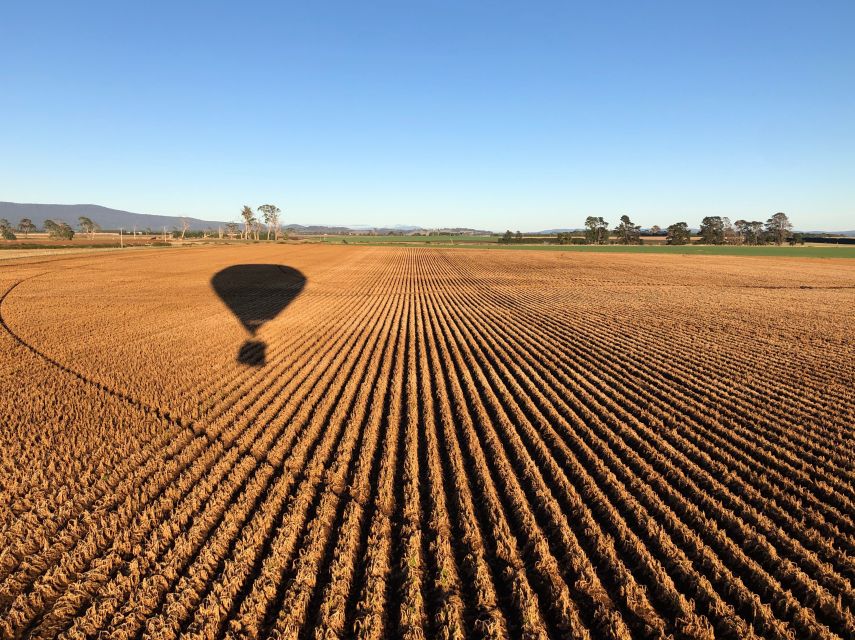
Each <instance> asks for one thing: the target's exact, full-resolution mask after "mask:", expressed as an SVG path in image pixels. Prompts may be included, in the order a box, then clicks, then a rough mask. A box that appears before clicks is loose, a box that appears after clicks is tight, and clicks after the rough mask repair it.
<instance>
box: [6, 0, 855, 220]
mask: <svg viewBox="0 0 855 640" xmlns="http://www.w3.org/2000/svg"><path fill="white" fill-rule="evenodd" d="M853 25H855V2H852V0H844V1H840V2H837V1H833V0H829V1H823V2H807V1H802V2H786V1H783V2H782V1H777V2H760V1H750V0H745V1H740V2H724V1H717V2H712V1H703V2H702V1H697V2H694V1H690V2H686V1H685V0H682V1H679V2H662V1H656V0H652V1H644V2H639V1H637V0H635V1H631V2H603V3H599V2H590V3H587V2H586V3H581V2H558V3H549V2H540V3H538V2H531V3H528V2H513V3H511V2H460V1H456V2H451V1H449V2H371V1H367V2H300V3H297V2H295V3H281V2H270V3H253V2H245V3H236V2H229V3H218V2H198V3H178V2H175V3H173V2H168V3H167V2H164V3H160V2H138V3H125V2H110V3H106V2H105V3H98V2H81V3H69V2H57V3H52V2H51V3H46V2H38V1H29V2H14V3H12V2H4V3H3V4H2V5H0V86H2V92H0V123H2V124H0V200H10V201H16V202H56V203H90V202H91V203H98V204H104V205H107V206H112V207H117V208H122V209H128V210H132V211H139V212H144V213H166V214H183V215H192V216H196V217H201V218H206V219H232V218H236V217H237V216H238V212H239V210H240V208H241V206H242V205H243V204H250V205H253V206H255V205H258V204H261V203H264V202H274V203H276V204H278V205H279V206H280V207H281V208H282V209H283V211H284V220H285V221H286V222H297V223H303V224H313V223H314V224H322V223H323V224H372V225H390V224H415V225H421V226H426V227H434V226H451V225H454V226H470V227H478V228H488V229H497V230H500V229H505V228H512V229H517V228H521V229H527V230H535V229H546V228H554V227H578V226H581V225H582V222H583V220H584V218H585V217H586V216H587V215H602V216H604V217H605V218H606V219H607V220H609V221H612V222H614V221H617V219H618V218H619V216H620V215H621V214H624V213H626V214H628V215H630V216H631V217H632V218H633V219H634V220H636V222H639V223H641V224H644V225H651V224H660V225H662V226H665V225H667V224H669V223H671V222H674V221H678V220H685V221H687V222H689V223H690V224H693V225H694V224H697V222H698V221H699V220H700V219H701V218H702V217H703V216H705V215H728V216H730V217H731V218H732V219H737V218H748V219H763V220H765V219H766V218H767V217H769V215H771V214H772V213H774V212H776V211H785V212H787V213H788V214H789V215H790V217H791V219H792V220H793V222H794V223H795V225H796V226H797V227H799V228H803V229H843V228H846V229H851V228H855V38H853V37H852V28H853Z"/></svg>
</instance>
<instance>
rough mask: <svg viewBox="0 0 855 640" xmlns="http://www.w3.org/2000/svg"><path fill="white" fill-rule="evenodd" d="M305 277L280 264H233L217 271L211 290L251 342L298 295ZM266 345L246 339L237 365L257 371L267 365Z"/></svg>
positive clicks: (304, 283) (239, 351) (239, 352)
mask: <svg viewBox="0 0 855 640" xmlns="http://www.w3.org/2000/svg"><path fill="white" fill-rule="evenodd" d="M305 285H306V276H304V275H303V274H302V273H301V272H300V271H298V270H297V269H294V268H293V267H286V266H284V265H281V264H236V265H233V266H231V267H226V268H225V269H223V270H222V271H218V272H217V273H216V274H214V277H213V278H211V286H212V287H213V288H214V291H216V292H217V295H218V296H220V299H221V300H222V301H223V302H224V303H225V304H226V306H227V307H228V308H229V309H230V310H231V312H232V313H233V314H235V317H236V318H237V319H238V320H240V323H241V324H242V325H243V327H244V329H246V330H247V332H248V333H249V334H250V336H251V338H254V337H255V334H256V333H257V332H258V330H259V329H260V328H261V326H262V325H263V324H264V323H265V322H267V321H268V320H272V319H273V318H275V317H276V316H277V315H279V312H281V311H282V310H283V309H284V308H285V307H287V306H288V305H289V304H291V302H293V300H294V299H295V298H296V297H297V296H298V295H300V292H301V291H302V290H303V287H304V286H305ZM266 350H267V345H265V344H264V342H262V341H260V340H253V339H249V340H247V341H246V342H244V343H243V344H242V345H241V347H240V349H239V350H238V355H237V361H238V362H240V363H242V364H247V365H251V366H254V367H260V366H261V365H263V364H264V363H265V361H266Z"/></svg>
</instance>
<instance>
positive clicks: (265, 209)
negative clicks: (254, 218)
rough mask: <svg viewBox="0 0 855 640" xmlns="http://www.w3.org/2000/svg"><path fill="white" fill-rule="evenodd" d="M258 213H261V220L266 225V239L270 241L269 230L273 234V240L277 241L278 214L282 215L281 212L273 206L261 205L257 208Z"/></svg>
mask: <svg viewBox="0 0 855 640" xmlns="http://www.w3.org/2000/svg"><path fill="white" fill-rule="evenodd" d="M258 211H260V212H261V216H262V219H263V220H264V224H266V225H267V239H268V240H270V232H271V230H272V231H273V232H274V239H275V240H278V239H279V214H280V213H282V210H281V209H280V208H279V207H277V206H276V205H275V204H263V205H261V206H260V207H258Z"/></svg>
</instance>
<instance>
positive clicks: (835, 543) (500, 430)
mask: <svg viewBox="0 0 855 640" xmlns="http://www.w3.org/2000/svg"><path fill="white" fill-rule="evenodd" d="M277 265H278V266H277ZM249 267H251V268H249ZM280 267H281V268H280ZM235 269H237V271H235ZM219 273H226V274H234V273H238V274H239V275H241V277H243V276H246V277H247V278H251V277H255V278H260V279H261V282H259V283H258V286H257V288H256V287H254V286H247V290H248V291H249V293H248V294H247V295H248V297H247V298H246V299H244V300H241V301H238V302H235V301H234V299H230V298H229V296H231V295H232V293H223V291H228V290H229V289H228V287H226V288H225V289H223V287H222V286H221V285H222V283H221V282H220V284H219V285H218V284H217V280H216V274H219ZM277 274H281V276H280V275H277ZM278 278H281V280H279V279H278ZM289 278H290V279H289ZM212 279H214V280H213V282H212ZM236 282H238V283H243V280H241V279H240V278H238V279H237V280H236ZM244 284H245V283H244ZM250 284H251V283H250ZM241 286H243V284H241ZM217 291H219V292H220V294H221V295H222V299H221V297H219V296H218V295H217ZM0 296H2V301H0V317H2V331H0V347H2V353H3V357H2V360H0V382H2V387H0V390H2V391H0V393H2V401H0V437H2V447H3V448H2V461H0V490H1V491H2V493H0V495H1V496H2V500H0V541H2V551H0V633H2V634H3V635H4V636H8V637H13V638H15V637H44V638H48V637H67V638H85V637H96V636H104V637H116V638H119V637H152V638H177V637H195V638H214V637H241V638H255V637H276V638H284V637H294V638H297V637H310V636H312V637H317V638H321V637H323V638H329V637H356V636H358V637H366V638H368V637H370V638H380V637H390V636H392V637H408V638H419V637H444V638H463V637H482V636H490V637H497V638H499V637H506V636H511V637H520V638H521V637H526V638H530V637H575V638H589V637H590V638H601V637H613V638H629V637H633V638H635V637H638V638H653V637H668V636H674V637H687V638H688V637H691V638H712V637H732V638H746V637H764V638H767V637H768V638H788V637H792V636H795V637H799V638H802V637H804V638H848V637H853V636H855V619H853V608H855V589H853V581H855V524H853V522H855V461H853V458H852V455H851V451H852V447H853V445H855V433H853V423H855V402H853V401H855V338H853V336H855V320H853V315H852V313H851V309H852V308H855V266H853V265H852V262H850V261H847V260H818V259H803V258H762V257H733V256H676V255H674V256H670V255H638V254H597V253H579V254H556V253H547V252H544V253H539V252H514V251H507V252H505V251H479V250H474V249H466V250H455V249H434V248H404V247H400V248H399V247H347V246H290V245H267V246H264V245H258V246H233V247H217V248H192V249H189V248H188V249H180V250H178V249H177V250H163V251H134V252H127V253H120V252H117V253H99V254H86V255H79V256H77V255H76V256H61V257H58V256H57V257H54V256H46V257H45V259H40V260H33V259H29V260H26V261H15V260H9V261H4V263H3V264H2V265H0ZM261 321H264V322H263V323H262V324H260V325H259V324H258V323H259V322H261ZM248 329H249V331H248ZM247 340H251V341H253V342H258V343H259V345H263V346H261V347H253V348H254V349H260V352H261V353H263V359H257V358H255V356H254V355H253V356H252V357H247V356H246V352H245V351H244V350H242V349H241V345H242V344H244V343H245V342H246V341H247ZM257 353H258V351H253V354H257ZM251 355H252V354H251Z"/></svg>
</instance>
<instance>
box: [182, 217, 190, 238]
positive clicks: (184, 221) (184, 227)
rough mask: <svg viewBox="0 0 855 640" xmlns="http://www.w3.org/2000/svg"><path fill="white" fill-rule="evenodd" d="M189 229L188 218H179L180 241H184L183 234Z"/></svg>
mask: <svg viewBox="0 0 855 640" xmlns="http://www.w3.org/2000/svg"><path fill="white" fill-rule="evenodd" d="M189 228H190V220H189V219H188V218H181V239H182V240H183V239H184V234H185V233H187V230H188V229H189Z"/></svg>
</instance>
